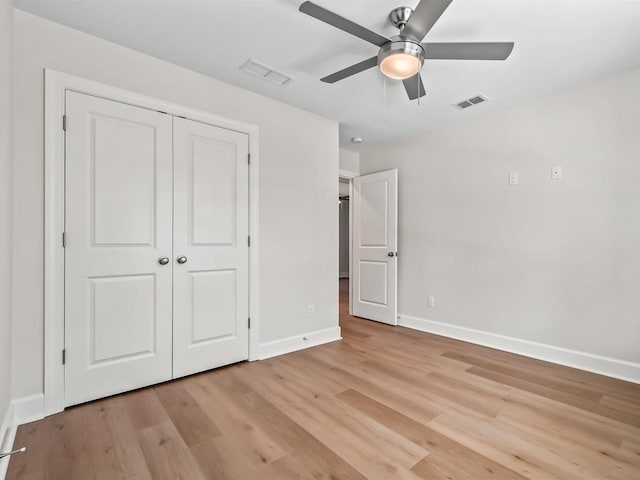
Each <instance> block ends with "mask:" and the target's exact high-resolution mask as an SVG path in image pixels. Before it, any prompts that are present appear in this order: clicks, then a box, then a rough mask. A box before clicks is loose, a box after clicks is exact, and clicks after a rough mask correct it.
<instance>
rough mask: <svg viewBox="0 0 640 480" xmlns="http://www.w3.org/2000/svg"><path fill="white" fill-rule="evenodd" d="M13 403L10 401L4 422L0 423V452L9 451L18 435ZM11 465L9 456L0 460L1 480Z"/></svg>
mask: <svg viewBox="0 0 640 480" xmlns="http://www.w3.org/2000/svg"><path fill="white" fill-rule="evenodd" d="M13 418H14V414H13V404H12V403H9V406H8V408H7V411H6V413H5V416H4V418H3V419H2V423H1V424H0V452H9V451H11V447H13V440H14V439H15V436H16V427H15V424H14V422H13ZM8 467H9V457H5V458H3V459H2V460H0V480H4V477H5V476H6V474H7V468H8Z"/></svg>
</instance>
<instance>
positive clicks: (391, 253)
mask: <svg viewBox="0 0 640 480" xmlns="http://www.w3.org/2000/svg"><path fill="white" fill-rule="evenodd" d="M394 255H395V253H393V252H389V253H387V257H393V256H394Z"/></svg>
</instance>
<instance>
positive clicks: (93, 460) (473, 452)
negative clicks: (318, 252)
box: [7, 282, 640, 480]
mask: <svg viewBox="0 0 640 480" xmlns="http://www.w3.org/2000/svg"><path fill="white" fill-rule="evenodd" d="M345 286H346V282H342V285H341V290H342V291H343V293H344V290H345ZM340 322H341V326H342V332H343V336H344V340H343V341H341V342H335V343H331V344H327V345H323V346H320V347H315V348H312V349H308V350H305V351H301V352H297V353H293V354H289V355H285V356H282V357H278V358H273V359H270V360H266V361H261V362H253V363H244V364H240V365H235V366H231V367H227V368H223V369H219V370H216V371H212V372H207V373H203V374H200V375H195V376H192V377H189V378H185V379H182V380H178V381H174V382H169V383H166V384H162V385H158V386H155V387H151V388H146V389H143V390H138V391H135V392H131V393H127V394H123V395H119V396H115V397H111V398H108V399H104V400H99V401H96V402H92V403H89V404H86V405H82V406H78V407H74V408H70V409H68V410H66V411H65V412H63V413H61V414H58V415H54V416H51V417H48V418H46V419H44V420H41V421H38V422H34V423H30V424H27V425H23V426H21V427H20V428H19V430H18V434H17V438H16V443H15V445H16V446H22V445H26V446H27V447H28V451H27V453H25V454H21V455H17V456H15V457H14V458H13V459H12V460H11V463H10V465H9V472H8V476H7V478H8V479H11V480H13V479H20V480H27V479H37V480H53V479H56V480H58V479H59V480H75V479H78V480H88V479H109V480H111V479H185V480H198V479H205V478H206V479H241V480H251V479H289V478H305V479H360V478H371V479H387V478H389V479H391V478H399V479H419V478H422V479H432V478H433V479H436V478H448V479H451V478H467V479H485V478H505V479H507V478H509V479H511V478H538V479H551V478H561V479H591V478H593V479H595V478H611V479H640V385H636V384H632V383H626V382H622V381H619V380H614V379H611V378H607V377H603V376H600V375H595V374H591V373H586V372H582V371H579V370H574V369H570V368H566V367H561V366H558V365H553V364H550V363H545V362H542V361H537V360H532V359H528V358H525V357H520V356H517V355H512V354H508V353H504V352H500V351H497V350H492V349H488V348H483V347H479V346H474V345H471V344H467V343H463V342H458V341H454V340H450V339H446V338H442V337H437V336H434V335H428V334H425V333H421V332H416V331H412V330H408V329H404V328H400V327H395V328H394V327H389V326H386V325H382V324H377V323H374V322H369V321H366V320H361V319H357V318H353V317H350V316H349V315H348V312H347V305H346V297H344V296H341V310H340Z"/></svg>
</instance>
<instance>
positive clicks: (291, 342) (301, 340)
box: [258, 327, 342, 360]
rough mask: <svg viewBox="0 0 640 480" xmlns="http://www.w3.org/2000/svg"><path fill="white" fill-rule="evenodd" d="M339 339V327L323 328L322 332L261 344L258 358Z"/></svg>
mask: <svg viewBox="0 0 640 480" xmlns="http://www.w3.org/2000/svg"><path fill="white" fill-rule="evenodd" d="M341 339H342V336H341V331H340V327H331V328H325V329H324V330H317V331H315V332H310V333H307V334H304V335H296V336H294V337H288V338H283V339H281V340H275V341H273V342H266V343H261V344H260V346H259V348H260V352H259V356H258V358H259V359H260V360H264V359H267V358H271V357H275V356H277V355H284V354H285V353H291V352H295V351H296V350H302V349H304V348H309V347H315V346H317V345H322V344H323V343H329V342H335V341H336V340H341Z"/></svg>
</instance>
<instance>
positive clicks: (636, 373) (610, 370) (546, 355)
mask: <svg viewBox="0 0 640 480" xmlns="http://www.w3.org/2000/svg"><path fill="white" fill-rule="evenodd" d="M398 325H400V326H402V327H407V328H412V329H414V330H421V331H423V332H428V333H433V334H436V335H441V336H443V337H450V338H455V339H457V340H463V341H465V342H469V343H475V344H478V345H483V346H485V347H491V348H497V349H498V350H504V351H507V352H511V353H517V354H519V355H524V356H526V357H532V358H537V359H539V360H545V361H547V362H552V363H558V364H560V365H565V366H567V367H573V368H578V369H580V370H586V371H588V372H593V373H598V374H600V375H606V376H608V377H613V378H618V379H620V380H626V381H628V382H633V383H640V364H638V363H633V362H628V361H626V360H619V359H616V358H610V357H603V356H600V355H594V354H592V353H586V352H580V351H577V350H569V349H567V348H562V347H555V346H553V345H546V344H544V343H537V342H531V341H529V340H522V339H519V338H513V337H507V336H504V335H498V334H496V333H490V332H485V331H482V330H475V329H472V328H467V327H461V326H458V325H451V324H447V323H440V322H434V321H432V320H426V319H424V318H418V317H411V316H409V315H400V316H399V319H398Z"/></svg>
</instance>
